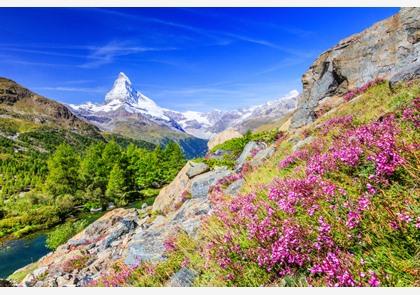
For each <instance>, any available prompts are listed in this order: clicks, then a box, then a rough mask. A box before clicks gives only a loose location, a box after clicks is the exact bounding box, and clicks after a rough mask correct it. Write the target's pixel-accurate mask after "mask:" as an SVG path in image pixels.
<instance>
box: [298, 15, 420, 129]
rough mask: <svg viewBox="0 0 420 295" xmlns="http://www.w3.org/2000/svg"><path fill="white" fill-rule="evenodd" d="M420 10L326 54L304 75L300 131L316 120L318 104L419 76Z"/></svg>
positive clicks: (382, 24) (377, 26) (397, 17)
mask: <svg viewBox="0 0 420 295" xmlns="http://www.w3.org/2000/svg"><path fill="white" fill-rule="evenodd" d="M419 40H420V8H402V9H401V11H400V12H399V13H398V14H396V15H394V16H392V17H390V18H388V19H386V20H384V21H381V22H378V23H376V24H375V25H373V26H372V27H370V28H368V29H366V30H365V31H363V32H361V33H359V34H355V35H352V36H350V37H349V38H346V39H344V40H342V41H341V42H339V44H337V45H336V46H335V47H333V48H331V49H330V50H328V51H326V52H324V53H323V54H322V55H321V56H320V57H319V58H318V59H317V60H316V61H315V62H314V63H313V64H312V66H311V67H310V68H309V70H308V71H307V72H306V73H305V74H304V75H303V77H302V83H303V93H302V96H301V97H300V98H299V101H298V106H297V111H296V113H295V114H294V116H293V119H292V124H291V127H292V128H298V127H301V126H303V125H305V124H308V123H310V122H312V121H313V120H314V119H315V112H314V110H315V108H316V107H317V106H318V103H319V102H320V101H321V100H322V99H324V98H326V97H329V96H334V95H340V94H343V93H345V92H347V91H348V90H350V89H353V88H356V87H360V86H362V85H363V84H365V83H367V82H369V81H371V80H374V79H375V78H383V79H391V80H395V79H404V78H407V77H410V76H412V74H413V73H417V75H419V68H420V59H419V54H420V43H419Z"/></svg>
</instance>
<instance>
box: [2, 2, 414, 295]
mask: <svg viewBox="0 0 420 295" xmlns="http://www.w3.org/2000/svg"><path fill="white" fill-rule="evenodd" d="M419 15H420V14H419V9H418V8H412V9H408V8H407V9H405V8H404V9H401V12H400V13H399V14H397V15H395V16H393V17H391V18H390V19H388V20H384V21H383V22H380V23H379V24H376V25H374V26H372V27H371V28H369V29H367V30H365V31H364V32H362V33H360V34H357V35H355V36H356V37H351V38H350V39H349V40H355V39H354V38H356V40H358V41H357V42H356V41H350V42H346V41H342V42H340V43H339V45H337V46H336V47H334V48H333V49H331V50H329V51H327V53H326V54H323V55H321V56H320V57H319V58H318V59H317V60H316V61H315V62H314V64H313V65H312V66H311V67H310V69H309V70H308V72H307V73H305V74H304V75H303V78H302V80H303V82H304V93H303V96H302V97H301V98H300V99H299V102H298V108H297V110H296V112H294V113H293V114H290V115H289V116H287V117H285V118H283V119H281V118H279V120H278V121H277V122H275V123H272V124H273V125H274V127H276V128H275V129H273V130H269V131H265V132H260V133H246V134H245V135H244V136H242V137H240V136H238V135H234V136H232V137H231V138H232V139H230V140H227V141H224V142H218V143H217V144H216V145H215V146H213V147H212V149H211V150H210V151H209V152H208V153H207V155H206V156H205V157H204V158H202V159H196V160H194V161H189V162H187V164H186V165H185V166H184V167H183V168H182V169H181V170H180V171H179V173H178V174H177V176H176V177H175V178H174V179H173V181H172V182H171V183H170V184H169V185H167V186H166V187H164V188H163V189H162V190H161V191H160V193H159V195H158V196H157V197H156V199H155V201H154V203H153V205H152V206H149V207H145V208H143V209H141V210H137V209H122V208H119V209H116V210H113V211H111V212H108V213H107V214H105V215H104V216H103V217H102V218H101V219H99V220H98V221H97V222H95V223H93V224H91V225H90V226H88V227H87V228H86V229H85V230H83V231H81V232H80V233H78V234H77V235H75V236H74V237H72V238H71V239H70V240H69V241H67V242H66V243H63V244H62V245H61V246H59V247H58V248H57V249H56V251H54V252H52V253H51V254H50V255H47V256H45V257H43V258H41V259H40V260H39V261H37V262H35V263H33V264H31V265H28V266H27V267H25V268H23V269H21V270H19V271H17V272H16V273H15V274H13V275H12V276H11V277H10V279H11V280H14V281H15V282H17V283H19V284H20V285H23V286H372V287H377V286H419V285H420V281H419V260H418V255H419V253H420V249H419V245H420V243H419V241H420V231H419V228H420V215H419V214H420V200H419V195H420V194H419V193H420V191H419V188H418V183H419V170H418V166H419V165H418V159H419V149H418V143H419V132H418V128H419V122H420V121H419V120H420V76H419V66H418V64H417V63H416V60H415V59H416V57H415V55H416V54H417V57H418V50H419V39H418V34H417V31H416V30H413V28H418V27H419V21H420V19H419V17H418V16H419ZM396 32H398V34H397V33H396ZM395 34H396V35H397V36H398V40H397V41H398V42H397V43H395V42H394V41H395V40H394V39H395V36H396V35H395ZM378 40H379V41H380V42H379V41H378ZM362 41H363V42H362ZM352 44H353V45H352ZM354 44H358V45H357V46H363V47H362V48H363V49H366V50H370V51H372V52H371V54H370V55H369V56H367V55H366V54H364V53H363V52H364V50H356V49H357V47H356V48H355V47H354V46H356V45H354ZM360 44H362V45H360ZM383 44H385V45H384V46H385V47H382V45H383ZM399 44H403V45H401V46H404V48H405V49H404V50H403V53H401V51H400V50H395V48H397V47H398V48H401V46H399ZM394 47H395V48H394ZM358 49H360V48H358ZM336 50H338V52H337V51H336ZM357 52H359V53H358V54H356V53H357ZM375 54H378V56H381V57H382V54H385V55H386V58H385V57H383V58H377V57H376V55H375ZM325 58H327V59H328V60H327V61H326V60H325ZM345 58H348V59H349V60H348V61H347V60H346V59H345ZM413 61H414V62H413ZM366 63H370V66H369V67H368V68H367V69H368V70H369V71H368V72H365V71H364V70H363V69H362V68H358V67H359V65H366ZM385 63H387V64H388V65H387V66H386V67H385V66H384V64H385ZM355 68H356V70H355ZM386 68H387V69H388V70H385V69H386ZM353 71H354V72H353ZM338 73H340V75H338ZM348 73H352V74H348ZM308 77H311V78H310V79H309V78H308ZM337 77H339V79H338V80H337ZM273 125H271V126H273ZM269 127H270V125H266V127H265V128H267V129H269Z"/></svg>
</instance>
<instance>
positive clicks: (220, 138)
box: [207, 128, 242, 150]
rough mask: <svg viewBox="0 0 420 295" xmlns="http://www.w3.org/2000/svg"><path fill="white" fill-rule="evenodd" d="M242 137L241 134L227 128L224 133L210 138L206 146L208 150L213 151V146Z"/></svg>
mask: <svg viewBox="0 0 420 295" xmlns="http://www.w3.org/2000/svg"><path fill="white" fill-rule="evenodd" d="M239 137H242V134H241V133H240V132H238V131H236V130H235V129H232V128H229V129H226V130H225V131H222V132H220V133H218V134H216V135H214V136H213V137H212V138H210V140H209V142H208V143H207V146H208V148H209V150H211V149H213V148H214V147H215V146H217V145H219V144H222V143H224V142H225V141H228V140H230V139H233V138H239Z"/></svg>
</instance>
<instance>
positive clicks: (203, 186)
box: [191, 167, 232, 198]
mask: <svg viewBox="0 0 420 295" xmlns="http://www.w3.org/2000/svg"><path fill="white" fill-rule="evenodd" d="M230 174H232V171H230V170H228V169H226V168H225V167H221V168H216V169H215V170H213V171H209V172H206V173H204V174H201V175H198V176H197V177H195V178H193V179H192V183H191V196H192V198H207V195H208V193H209V189H210V187H211V186H212V185H214V184H216V182H217V181H218V180H220V179H222V178H224V177H226V176H228V175H230Z"/></svg>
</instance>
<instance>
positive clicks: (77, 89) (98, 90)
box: [34, 86, 106, 93]
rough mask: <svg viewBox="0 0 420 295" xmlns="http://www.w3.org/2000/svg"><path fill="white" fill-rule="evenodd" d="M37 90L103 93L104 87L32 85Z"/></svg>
mask: <svg viewBox="0 0 420 295" xmlns="http://www.w3.org/2000/svg"><path fill="white" fill-rule="evenodd" d="M34 88H35V89H37V90H53V91H64V92H83V93H104V92H105V91H106V89H105V88H104V87H92V88H90V87H63V86H52V87H50V86H48V87H34Z"/></svg>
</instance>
